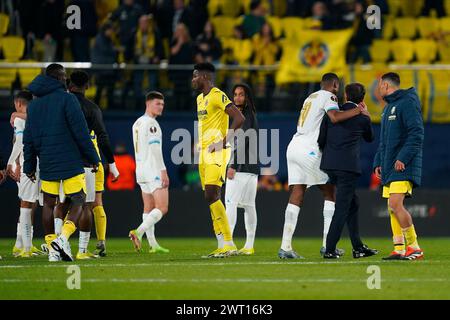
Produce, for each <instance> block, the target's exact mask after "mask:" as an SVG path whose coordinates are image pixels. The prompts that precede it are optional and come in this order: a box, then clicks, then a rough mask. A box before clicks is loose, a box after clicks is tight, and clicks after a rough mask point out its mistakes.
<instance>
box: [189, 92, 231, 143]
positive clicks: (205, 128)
mask: <svg viewBox="0 0 450 320" xmlns="http://www.w3.org/2000/svg"><path fill="white" fill-rule="evenodd" d="M230 103H231V101H230V99H228V97H227V95H226V94H225V93H223V92H222V91H221V90H219V89H218V88H212V89H211V91H210V92H209V93H208V94H207V95H206V96H203V94H200V95H199V96H198V97H197V116H198V137H199V145H200V147H201V148H202V149H205V148H207V147H208V146H210V145H211V144H213V143H215V142H219V141H221V140H223V139H224V138H225V137H226V135H227V133H228V125H229V117H228V114H227V113H226V112H225V108H226V107H227V106H228V105H229V104H230Z"/></svg>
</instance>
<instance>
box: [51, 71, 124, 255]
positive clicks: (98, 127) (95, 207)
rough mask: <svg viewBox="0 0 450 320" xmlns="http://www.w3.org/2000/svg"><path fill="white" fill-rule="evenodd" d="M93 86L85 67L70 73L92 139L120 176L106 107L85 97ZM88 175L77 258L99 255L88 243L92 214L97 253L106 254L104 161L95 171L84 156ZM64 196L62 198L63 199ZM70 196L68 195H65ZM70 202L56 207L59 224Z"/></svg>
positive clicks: (110, 169) (61, 222)
mask: <svg viewBox="0 0 450 320" xmlns="http://www.w3.org/2000/svg"><path fill="white" fill-rule="evenodd" d="M87 89H89V75H88V74H87V73H86V72H85V71H81V70H80V71H74V72H72V74H71V75H70V84H69V91H70V92H71V93H73V94H74V95H75V96H76V97H77V99H78V102H79V103H80V106H81V110H82V111H83V114H84V117H85V119H86V122H87V127H88V130H89V132H90V133H91V139H92V141H93V143H94V145H95V146H98V147H96V149H97V153H98V155H99V157H100V153H99V151H100V150H101V152H102V153H103V155H104V156H105V158H106V161H107V163H108V166H109V172H111V174H112V176H113V181H117V179H118V178H119V171H118V170H117V167H116V164H115V161H114V154H113V150H112V147H111V143H110V142H109V136H108V133H107V132H106V128H105V124H104V122H103V115H102V111H101V109H100V107H99V106H97V105H96V104H95V103H93V102H92V101H90V100H89V99H87V98H86V97H85V92H86V90H87ZM83 161H84V166H85V169H84V171H85V176H86V188H87V195H86V204H85V207H84V211H83V215H82V219H80V226H79V229H80V242H79V243H80V245H79V248H78V253H77V260H85V259H92V258H94V257H95V255H93V254H91V253H90V252H89V251H88V250H87V247H88V244H89V239H90V234H91V227H92V218H91V216H92V214H93V215H94V220H95V229H96V231H97V232H96V233H97V240H98V243H97V246H96V253H97V254H98V255H100V256H102V257H103V256H105V255H106V246H105V242H106V223H107V219H106V213H105V210H104V208H103V199H102V193H103V191H104V182H105V176H104V169H103V165H102V163H100V164H99V170H98V171H97V172H96V173H95V174H94V173H92V172H91V170H90V169H89V161H88V160H87V159H83ZM60 200H61V199H60ZM64 200H66V199H64ZM69 205H70V200H69V201H60V203H59V204H58V205H57V207H56V210H55V225H56V226H62V224H63V221H64V218H65V216H66V214H67V210H68V208H69ZM56 233H58V230H57V231H56Z"/></svg>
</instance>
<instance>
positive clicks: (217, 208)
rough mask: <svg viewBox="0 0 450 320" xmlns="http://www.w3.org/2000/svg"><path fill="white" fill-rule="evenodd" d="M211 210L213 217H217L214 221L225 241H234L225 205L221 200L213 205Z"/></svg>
mask: <svg viewBox="0 0 450 320" xmlns="http://www.w3.org/2000/svg"><path fill="white" fill-rule="evenodd" d="M209 208H210V209H211V215H212V216H213V217H215V219H214V220H213V223H214V221H216V223H217V224H218V226H219V228H220V231H221V232H222V234H223V240H224V241H233V237H232V236H231V230H230V225H229V224H228V217H227V213H226V210H225V206H224V205H223V203H222V201H221V200H217V201H216V202H214V203H213V204H211V205H210V206H209Z"/></svg>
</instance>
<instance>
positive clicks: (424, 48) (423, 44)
mask: <svg viewBox="0 0 450 320" xmlns="http://www.w3.org/2000/svg"><path fill="white" fill-rule="evenodd" d="M413 44H414V53H415V55H416V59H417V62H418V63H423V64H429V63H431V62H433V61H434V60H435V59H436V55H437V44H436V42H435V41H434V40H429V39H419V40H416V41H414V43H413Z"/></svg>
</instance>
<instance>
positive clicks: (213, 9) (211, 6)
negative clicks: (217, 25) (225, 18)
mask: <svg viewBox="0 0 450 320" xmlns="http://www.w3.org/2000/svg"><path fill="white" fill-rule="evenodd" d="M219 12H220V0H209V1H208V15H209V17H214V16H216V15H217V14H219Z"/></svg>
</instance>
